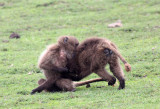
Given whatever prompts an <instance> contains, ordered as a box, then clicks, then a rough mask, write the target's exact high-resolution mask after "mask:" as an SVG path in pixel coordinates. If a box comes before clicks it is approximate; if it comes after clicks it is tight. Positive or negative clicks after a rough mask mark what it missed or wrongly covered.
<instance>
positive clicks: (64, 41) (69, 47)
mask: <svg viewBox="0 0 160 109" xmlns="http://www.w3.org/2000/svg"><path fill="white" fill-rule="evenodd" d="M58 44H59V45H60V46H61V47H63V48H64V49H65V51H66V52H67V58H69V59H70V58H72V57H73V56H74V55H75V53H76V49H77V47H78V45H79V41H78V40H77V39H76V38H75V37H73V36H61V37H60V38H59V39H58Z"/></svg>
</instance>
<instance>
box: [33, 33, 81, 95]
mask: <svg viewBox="0 0 160 109" xmlns="http://www.w3.org/2000/svg"><path fill="white" fill-rule="evenodd" d="M78 44H79V42H78V40H77V39H76V38H75V37H73V36H61V37H60V38H59V39H58V44H52V45H50V46H49V47H48V48H47V49H46V50H45V51H44V52H43V53H42V54H41V56H40V58H39V61H38V67H39V68H40V69H42V70H43V72H44V75H45V77H46V80H45V79H40V80H39V82H38V83H39V84H41V85H40V86H39V87H37V88H35V89H33V90H32V92H31V94H34V93H36V92H41V91H42V90H45V89H46V90H52V85H53V84H54V83H55V81H56V80H57V79H60V77H61V73H63V72H65V73H67V72H68V69H67V68H66V65H67V61H68V60H70V59H71V58H73V57H74V55H75V53H76V47H77V46H78ZM42 82H43V84H42Z"/></svg>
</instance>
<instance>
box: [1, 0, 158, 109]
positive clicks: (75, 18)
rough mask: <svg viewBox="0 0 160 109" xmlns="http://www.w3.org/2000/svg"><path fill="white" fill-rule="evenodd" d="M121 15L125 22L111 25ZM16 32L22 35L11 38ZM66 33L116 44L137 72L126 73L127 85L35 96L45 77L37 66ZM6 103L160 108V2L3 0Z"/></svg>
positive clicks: (76, 108)
mask: <svg viewBox="0 0 160 109" xmlns="http://www.w3.org/2000/svg"><path fill="white" fill-rule="evenodd" d="M118 19H120V20H122V23H123V27H121V28H107V25H108V24H110V23H112V22H115V21H116V20H118ZM12 32H17V33H18V34H20V35H21V38H20V39H9V35H10V34H11V33H12ZM61 35H73V36H76V37H77V38H78V40H79V41H83V40H84V39H86V38H88V37H92V36H98V37H105V38H108V39H110V40H111V41H113V42H114V43H116V45H117V46H118V48H119V50H120V52H121V53H122V55H123V56H124V57H125V58H126V60H127V61H128V62H129V63H130V64H131V65H132V72H131V73H127V72H124V73H125V76H126V88H125V90H120V91H119V90H117V88H118V84H119V83H117V85H116V86H115V87H109V86H107V83H106V82H99V83H93V84H91V87H90V88H85V87H84V86H82V87H79V88H77V91H76V92H74V93H73V92H63V93H44V92H42V93H40V94H36V95H30V92H31V90H32V89H33V88H35V87H37V81H38V80H39V79H40V78H42V77H44V75H43V74H42V73H40V70H39V69H38V68H37V60H38V57H39V55H40V53H41V52H42V51H43V50H44V49H45V47H46V46H47V45H49V44H51V43H56V40H57V38H58V36H61ZM4 40H8V41H9V42H8V43H4V42H3V41H4ZM152 48H154V49H152ZM122 67H123V68H124V65H122ZM106 69H108V67H106ZM29 72H32V74H31V75H28V73H29ZM96 77H98V76H97V75H95V74H92V75H91V76H89V77H87V78H85V80H87V79H90V78H96ZM98 86H103V87H102V88H97V87H98ZM0 108H6V109H9V108H46V109H49V108H51V109H53V108H54V109H72V108H73V109H106V108H112V109H114V108H115V109H116V108H118V109H119V108H122V109H124V108H126V109H135V108H137V109H141V108H142V109H151V108H152V109H159V108H160V1H159V0H128V1H127V0H0Z"/></svg>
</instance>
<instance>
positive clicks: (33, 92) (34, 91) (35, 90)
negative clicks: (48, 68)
mask: <svg viewBox="0 0 160 109" xmlns="http://www.w3.org/2000/svg"><path fill="white" fill-rule="evenodd" d="M36 92H38V93H40V92H41V90H38V89H37V88H36V89H33V90H32V92H31V95H33V94H35V93H36Z"/></svg>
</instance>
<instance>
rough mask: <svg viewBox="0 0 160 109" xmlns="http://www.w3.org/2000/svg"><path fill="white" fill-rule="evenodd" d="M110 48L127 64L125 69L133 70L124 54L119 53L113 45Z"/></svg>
mask: <svg viewBox="0 0 160 109" xmlns="http://www.w3.org/2000/svg"><path fill="white" fill-rule="evenodd" d="M110 49H111V50H112V51H113V52H114V53H115V54H116V55H117V56H118V57H119V58H120V60H121V61H122V62H123V63H124V65H125V70H126V71H127V72H129V71H131V65H130V64H129V63H128V62H127V61H126V60H125V59H124V58H123V57H122V55H121V54H120V53H119V51H118V50H116V49H115V48H113V47H112V46H111V47H110Z"/></svg>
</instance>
